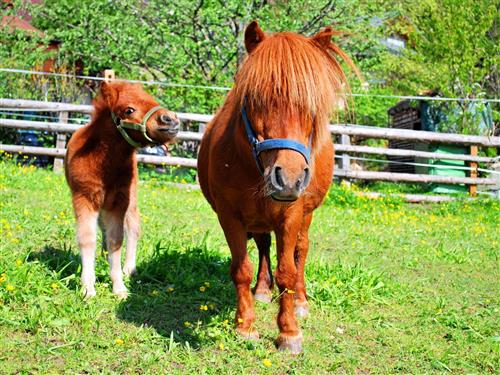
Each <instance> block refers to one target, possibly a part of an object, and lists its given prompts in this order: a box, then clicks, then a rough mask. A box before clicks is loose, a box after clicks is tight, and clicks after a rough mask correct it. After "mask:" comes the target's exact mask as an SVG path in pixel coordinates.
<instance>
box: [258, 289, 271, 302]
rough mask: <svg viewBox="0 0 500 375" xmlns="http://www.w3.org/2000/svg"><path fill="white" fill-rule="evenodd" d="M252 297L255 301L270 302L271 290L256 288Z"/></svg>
mask: <svg viewBox="0 0 500 375" xmlns="http://www.w3.org/2000/svg"><path fill="white" fill-rule="evenodd" d="M253 297H254V299H255V300H256V301H259V302H263V303H269V302H271V300H272V298H273V295H272V293H271V291H265V290H256V291H255V294H254V295H253Z"/></svg>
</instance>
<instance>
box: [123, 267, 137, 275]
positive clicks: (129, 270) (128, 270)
mask: <svg viewBox="0 0 500 375" xmlns="http://www.w3.org/2000/svg"><path fill="white" fill-rule="evenodd" d="M136 273H137V270H136V268H135V266H129V265H127V264H125V265H124V266H123V274H124V275H125V276H126V277H130V276H132V275H135V274H136Z"/></svg>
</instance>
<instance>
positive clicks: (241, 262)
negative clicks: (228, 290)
mask: <svg viewBox="0 0 500 375" xmlns="http://www.w3.org/2000/svg"><path fill="white" fill-rule="evenodd" d="M218 218H219V222H220V224H221V227H222V229H223V230H224V235H225V236H226V241H227V244H228V245H229V249H230V250H231V278H232V279H233V283H234V286H235V287H236V296H237V298H238V301H237V307H236V317H235V323H236V331H237V332H238V333H239V334H240V335H242V336H243V337H244V338H246V339H250V340H254V339H258V338H259V333H258V332H257V330H256V329H255V328H253V322H254V320H255V311H254V306H253V296H252V292H251V290H250V283H251V282H252V276H253V267H252V263H251V262H250V258H249V257H248V253H247V233H246V230H245V228H244V227H243V225H242V224H241V222H240V221H238V220H235V219H234V218H233V217H232V214H230V213H227V214H224V213H220V212H219V213H218Z"/></svg>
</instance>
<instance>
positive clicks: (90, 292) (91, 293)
mask: <svg viewBox="0 0 500 375" xmlns="http://www.w3.org/2000/svg"><path fill="white" fill-rule="evenodd" d="M96 294H97V293H96V291H95V288H94V287H83V288H82V296H83V299H85V300H88V299H91V298H92V297H95V296H96Z"/></svg>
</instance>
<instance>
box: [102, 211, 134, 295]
mask: <svg viewBox="0 0 500 375" xmlns="http://www.w3.org/2000/svg"><path fill="white" fill-rule="evenodd" d="M102 217H103V221H104V227H105V228H106V247H107V249H108V261H109V267H110V272H109V275H110V278H111V282H112V283H113V293H114V294H116V295H117V296H119V297H121V298H127V296H128V290H127V287H126V286H125V283H124V282H123V274H122V265H121V252H122V251H121V249H122V243H123V225H124V219H125V212H122V211H103V215H102Z"/></svg>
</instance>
